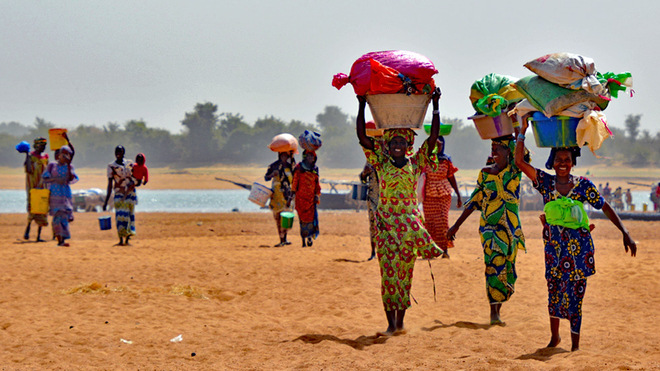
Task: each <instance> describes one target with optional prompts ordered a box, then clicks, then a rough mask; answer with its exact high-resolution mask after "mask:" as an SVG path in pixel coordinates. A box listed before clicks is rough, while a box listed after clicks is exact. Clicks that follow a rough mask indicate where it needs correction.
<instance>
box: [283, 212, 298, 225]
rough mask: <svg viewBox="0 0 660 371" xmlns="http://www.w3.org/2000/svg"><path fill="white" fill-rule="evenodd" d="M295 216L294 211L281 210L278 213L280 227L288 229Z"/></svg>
mask: <svg viewBox="0 0 660 371" xmlns="http://www.w3.org/2000/svg"><path fill="white" fill-rule="evenodd" d="M294 216H295V214H294V213H292V212H291V211H282V212H281V213H280V225H281V226H282V228H285V229H290V228H291V227H293V217H294Z"/></svg>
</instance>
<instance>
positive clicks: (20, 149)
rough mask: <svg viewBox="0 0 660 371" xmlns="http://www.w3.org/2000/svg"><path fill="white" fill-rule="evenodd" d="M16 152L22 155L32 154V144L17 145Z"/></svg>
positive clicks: (23, 142)
mask: <svg viewBox="0 0 660 371" xmlns="http://www.w3.org/2000/svg"><path fill="white" fill-rule="evenodd" d="M16 150H17V151H18V152H20V153H28V152H30V143H28V142H26V141H22V142H20V143H18V144H17V145H16Z"/></svg>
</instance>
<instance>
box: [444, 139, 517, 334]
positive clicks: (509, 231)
mask: <svg viewBox="0 0 660 371" xmlns="http://www.w3.org/2000/svg"><path fill="white" fill-rule="evenodd" d="M514 146H515V141H514V140H513V137H512V136H508V137H501V138H495V139H493V140H492V143H491V156H492V164H490V165H487V166H486V167H484V168H483V169H481V171H480V172H479V177H478V179H477V187H476V188H475V189H474V191H473V192H472V195H471V196H470V199H469V200H468V201H467V202H466V203H465V209H464V210H463V213H462V214H461V215H460V216H459V217H458V219H457V220H456V222H455V223H454V225H453V226H452V227H451V228H449V231H448V232H447V238H448V239H450V240H451V239H454V237H455V235H456V233H457V232H458V229H459V228H460V226H461V225H462V224H463V222H464V221H465V220H466V219H467V218H468V217H469V216H470V214H472V212H473V211H474V210H479V211H481V219H480V220H479V234H480V235H481V244H482V245H483V249H484V261H485V263H486V293H487V295H488V302H489V303H490V323H491V324H492V325H502V324H504V322H502V319H501V318H500V309H501V307H502V303H504V302H505V301H507V300H509V298H510V297H511V295H513V293H514V288H515V283H516V278H517V275H516V255H517V253H518V249H522V250H525V237H524V236H523V232H522V229H521V228H520V217H519V216H518V206H519V204H520V178H521V173H520V170H519V169H518V168H517V167H516V166H515V164H514V163H513V149H514V148H515V147H514Z"/></svg>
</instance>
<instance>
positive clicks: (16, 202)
mask: <svg viewBox="0 0 660 371" xmlns="http://www.w3.org/2000/svg"><path fill="white" fill-rule="evenodd" d="M249 194H250V192H248V191H247V190H243V189H239V190H233V189H232V190H215V189H214V190H176V189H174V190H139V191H138V206H137V208H136V210H137V211H138V212H169V213H223V212H232V211H238V212H263V211H267V209H262V208H261V207H259V206H258V205H256V204H254V203H252V202H251V201H249V200H248V195H249ZM632 194H633V203H634V204H635V209H636V210H642V205H643V204H644V203H646V204H647V205H648V207H649V210H653V204H652V203H651V201H650V198H649V191H633V192H632ZM463 199H464V201H465V200H467V198H466V196H463ZM25 209H26V194H25V191H24V190H0V213H24V212H25Z"/></svg>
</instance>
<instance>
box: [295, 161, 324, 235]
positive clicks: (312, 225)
mask: <svg viewBox="0 0 660 371" xmlns="http://www.w3.org/2000/svg"><path fill="white" fill-rule="evenodd" d="M291 193H292V198H294V199H295V204H296V211H297V212H298V219H299V221H300V237H302V247H306V246H312V243H313V239H316V237H318V235H319V216H318V213H317V211H316V205H317V204H318V203H319V200H320V197H321V184H320V182H319V168H318V167H317V166H316V152H314V151H309V150H305V151H304V152H303V160H302V161H301V162H300V163H298V165H296V167H295V168H294V169H293V183H292V184H291Z"/></svg>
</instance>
